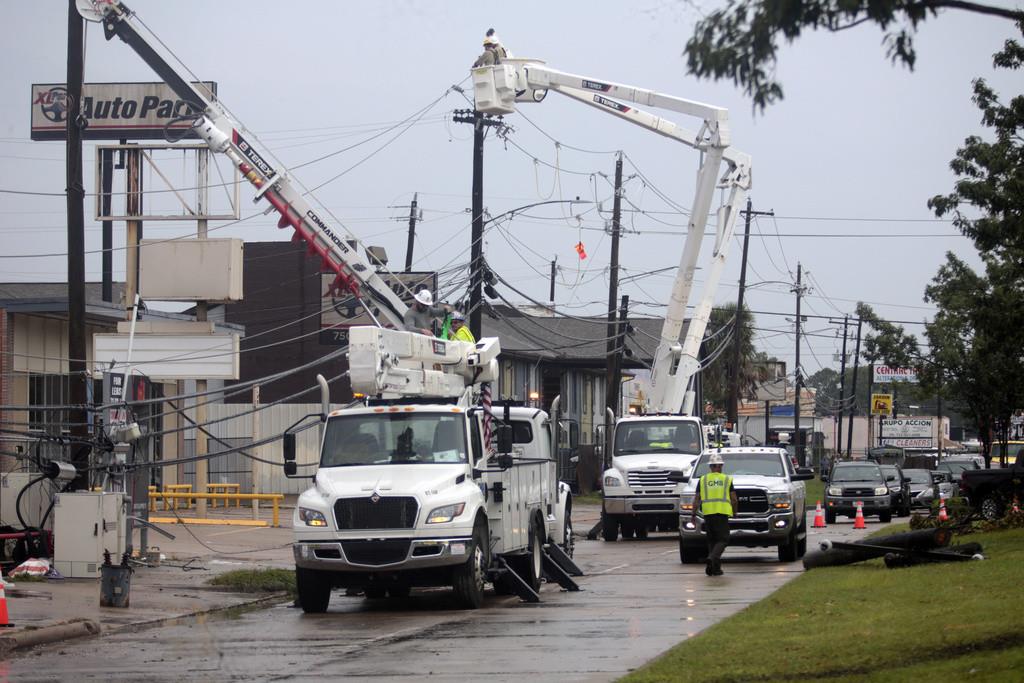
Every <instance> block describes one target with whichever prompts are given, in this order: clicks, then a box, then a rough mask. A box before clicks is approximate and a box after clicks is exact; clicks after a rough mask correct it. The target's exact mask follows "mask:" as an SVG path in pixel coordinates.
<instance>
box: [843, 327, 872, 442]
mask: <svg viewBox="0 0 1024 683" xmlns="http://www.w3.org/2000/svg"><path fill="white" fill-rule="evenodd" d="M862 323H863V321H862V320H861V319H860V318H858V319H857V346H856V349H857V350H856V351H854V352H853V391H852V392H851V394H852V396H851V397H850V399H851V400H850V431H848V432H847V433H846V457H847V458H849V457H851V456H852V455H853V450H852V448H853V425H854V417H855V416H856V415H857V371H858V370H859V369H860V327H861V324H862ZM868 401H869V402H870V401H871V394H870V392H869V393H868ZM868 422H869V423H870V422H871V419H870V417H869V418H868Z"/></svg>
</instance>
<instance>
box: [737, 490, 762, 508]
mask: <svg viewBox="0 0 1024 683" xmlns="http://www.w3.org/2000/svg"><path fill="white" fill-rule="evenodd" d="M736 497H737V498H739V502H740V509H739V512H740V514H743V513H745V512H746V513H754V514H759V513H764V512H768V494H767V493H765V492H764V491H763V490H761V489H740V488H737V489H736Z"/></svg>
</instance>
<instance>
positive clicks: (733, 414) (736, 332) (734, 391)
mask: <svg viewBox="0 0 1024 683" xmlns="http://www.w3.org/2000/svg"><path fill="white" fill-rule="evenodd" d="M751 204H752V202H751V199H750V197H747V210H746V211H744V212H743V214H744V215H745V216H746V222H745V223H744V226H743V260H742V261H741V262H740V293H739V297H737V299H736V324H735V325H734V326H733V340H732V367H731V368H730V372H729V406H728V413H729V414H728V419H729V422H731V423H732V429H733V431H736V430H737V424H738V423H739V411H740V345H741V343H742V341H743V340H742V330H743V292H744V290H745V289H746V286H747V247H748V245H749V244H750V218H751V216H774V215H775V212H774V211H754V210H753V209H752V208H751Z"/></svg>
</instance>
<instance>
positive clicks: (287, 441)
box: [281, 432, 299, 477]
mask: <svg viewBox="0 0 1024 683" xmlns="http://www.w3.org/2000/svg"><path fill="white" fill-rule="evenodd" d="M281 450H282V451H283V456H284V476H286V477H294V476H295V474H296V473H297V472H298V469H299V467H298V464H297V463H296V462H295V433H294V432H285V433H284V436H282V437H281Z"/></svg>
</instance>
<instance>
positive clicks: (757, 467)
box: [690, 453, 786, 481]
mask: <svg viewBox="0 0 1024 683" xmlns="http://www.w3.org/2000/svg"><path fill="white" fill-rule="evenodd" d="M722 460H724V461H725V465H723V466H722V472H723V473H725V474H728V475H730V476H734V477H735V476H737V475H757V476H761V477H784V476H786V472H785V470H784V469H783V467H784V465H783V464H782V460H781V459H780V458H779V456H778V455H777V454H775V453H763V454H762V453H722ZM707 473H708V459H707V457H703V458H701V459H700V462H699V463H698V464H697V467H696V468H695V469H694V471H693V475H691V477H690V480H691V481H696V480H697V478H698V477H701V476H703V475H705V474H707Z"/></svg>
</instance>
